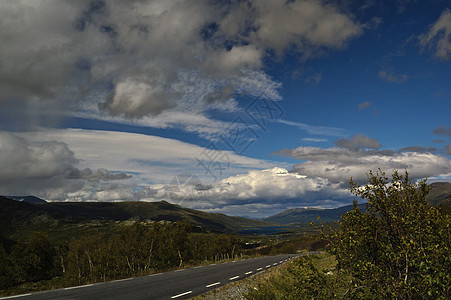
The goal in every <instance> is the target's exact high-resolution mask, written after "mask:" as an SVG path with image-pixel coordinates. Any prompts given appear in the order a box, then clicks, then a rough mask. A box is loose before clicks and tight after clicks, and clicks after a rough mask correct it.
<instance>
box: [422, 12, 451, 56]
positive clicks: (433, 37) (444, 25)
mask: <svg viewBox="0 0 451 300" xmlns="http://www.w3.org/2000/svg"><path fill="white" fill-rule="evenodd" d="M450 37H451V11H450V10H449V9H446V10H444V11H443V12H442V14H441V15H440V17H439V18H438V19H437V21H436V22H435V23H434V24H433V25H432V26H431V28H430V29H429V31H428V32H427V33H425V34H422V35H420V36H419V41H420V45H421V46H423V47H428V48H430V49H435V56H436V57H437V58H439V59H441V60H445V61H446V60H448V59H449V58H450V57H449V54H450V53H451V40H450Z"/></svg>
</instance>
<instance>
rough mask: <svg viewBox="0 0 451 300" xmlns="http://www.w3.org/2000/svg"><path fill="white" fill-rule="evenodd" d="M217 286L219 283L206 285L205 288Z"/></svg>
mask: <svg viewBox="0 0 451 300" xmlns="http://www.w3.org/2000/svg"><path fill="white" fill-rule="evenodd" d="M218 284H221V283H220V282H219V281H218V282H215V283H212V284H209V285H206V286H205V287H207V288H209V287H212V286H215V285H218Z"/></svg>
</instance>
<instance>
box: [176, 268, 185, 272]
mask: <svg viewBox="0 0 451 300" xmlns="http://www.w3.org/2000/svg"><path fill="white" fill-rule="evenodd" d="M182 271H185V269H180V270H175V271H174V272H182Z"/></svg>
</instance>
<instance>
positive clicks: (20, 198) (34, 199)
mask: <svg viewBox="0 0 451 300" xmlns="http://www.w3.org/2000/svg"><path fill="white" fill-rule="evenodd" d="M3 197H5V198H8V199H12V200H16V201H20V202H28V203H47V201H45V200H43V199H41V198H38V197H36V196H3Z"/></svg>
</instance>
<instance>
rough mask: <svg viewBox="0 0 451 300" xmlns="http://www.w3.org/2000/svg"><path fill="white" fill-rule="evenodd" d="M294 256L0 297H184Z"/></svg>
mask: <svg viewBox="0 0 451 300" xmlns="http://www.w3.org/2000/svg"><path fill="white" fill-rule="evenodd" d="M295 256H297V255H293V254H292V255H288V254H283V255H275V256H264V257H257V258H251V259H246V260H238V261H231V262H225V263H219V264H212V265H207V266H199V267H194V268H189V269H180V270H176V271H171V272H165V273H158V274H153V275H149V276H141V277H135V278H127V279H121V280H114V281H109V282H102V283H96V284H89V285H83V286H75V287H70V288H65V289H58V290H51V291H44V292H38V293H32V294H24V295H17V296H12V297H5V298H0V299H33V300H40V299H43V300H44V299H45V300H48V299H67V300H69V299H71V300H72V299H83V300H85V299H109V300H113V299H186V298H190V297H193V296H195V295H199V294H202V293H205V292H207V291H209V290H211V289H214V288H217V287H219V286H222V285H225V284H227V283H230V282H232V281H235V280H240V279H242V278H244V277H247V276H251V275H253V274H255V273H258V272H263V271H264V270H266V269H269V268H271V267H274V266H277V265H280V264H282V263H284V262H287V261H288V260H289V259H291V258H293V257H295Z"/></svg>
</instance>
